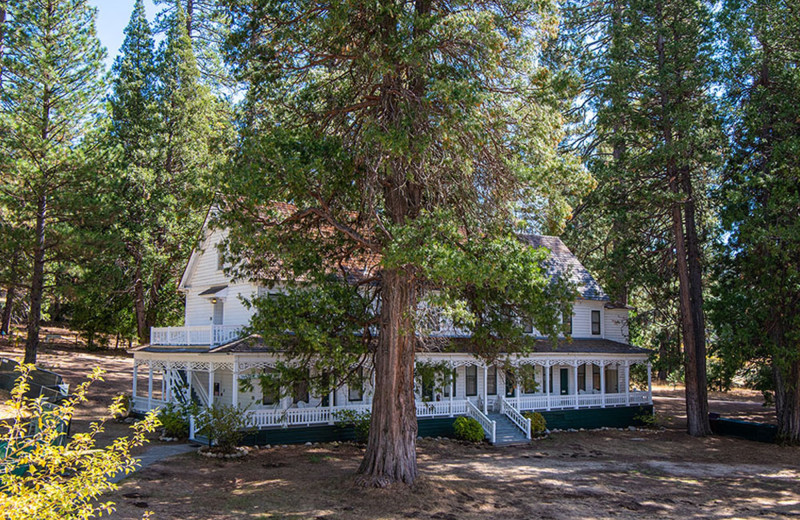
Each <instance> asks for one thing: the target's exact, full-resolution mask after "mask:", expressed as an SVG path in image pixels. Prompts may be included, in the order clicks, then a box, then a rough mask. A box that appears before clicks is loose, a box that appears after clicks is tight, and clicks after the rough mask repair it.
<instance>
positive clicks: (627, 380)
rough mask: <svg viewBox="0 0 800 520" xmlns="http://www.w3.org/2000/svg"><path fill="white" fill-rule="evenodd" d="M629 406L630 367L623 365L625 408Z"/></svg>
mask: <svg viewBox="0 0 800 520" xmlns="http://www.w3.org/2000/svg"><path fill="white" fill-rule="evenodd" d="M630 405H631V366H630V365H629V364H627V363H625V406H630Z"/></svg>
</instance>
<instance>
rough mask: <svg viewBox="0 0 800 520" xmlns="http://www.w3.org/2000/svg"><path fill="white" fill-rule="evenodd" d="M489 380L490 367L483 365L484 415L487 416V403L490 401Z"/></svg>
mask: <svg viewBox="0 0 800 520" xmlns="http://www.w3.org/2000/svg"><path fill="white" fill-rule="evenodd" d="M488 378H489V367H487V366H486V365H485V364H484V365H483V414H484V415H486V413H487V406H486V405H487V401H488V400H489V393H488V391H489V387H488V385H487V379H488Z"/></svg>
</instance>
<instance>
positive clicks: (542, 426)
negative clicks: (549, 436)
mask: <svg viewBox="0 0 800 520" xmlns="http://www.w3.org/2000/svg"><path fill="white" fill-rule="evenodd" d="M522 415H523V416H524V417H525V418H526V419H530V420H531V435H541V434H543V433H544V432H545V430H547V421H545V420H544V415H542V414H540V413H539V412H525V413H523V414H522Z"/></svg>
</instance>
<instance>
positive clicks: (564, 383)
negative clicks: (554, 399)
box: [561, 368, 569, 395]
mask: <svg viewBox="0 0 800 520" xmlns="http://www.w3.org/2000/svg"><path fill="white" fill-rule="evenodd" d="M568 393H569V369H568V368H562V369H561V395H567V394H568Z"/></svg>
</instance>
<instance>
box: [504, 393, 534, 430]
mask: <svg viewBox="0 0 800 520" xmlns="http://www.w3.org/2000/svg"><path fill="white" fill-rule="evenodd" d="M500 413H502V414H503V415H505V416H506V417H508V418H509V419H510V420H511V422H512V423H514V424H515V425H516V426H517V428H519V429H520V430H522V432H523V433H524V434H525V438H526V439H528V440H530V439H531V420H530V419H528V418H527V417H524V416H523V415H522V414H521V413H519V410H517V409H516V408H514V406H513V405H512V404H511V403H509V402H508V401H506V398H505V397H503V396H502V395H501V396H500Z"/></svg>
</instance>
